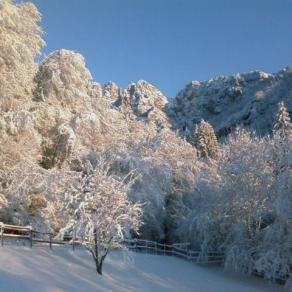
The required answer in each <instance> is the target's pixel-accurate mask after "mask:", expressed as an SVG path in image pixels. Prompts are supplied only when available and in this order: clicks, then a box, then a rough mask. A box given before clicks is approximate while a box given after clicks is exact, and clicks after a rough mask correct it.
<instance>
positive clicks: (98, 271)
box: [95, 260, 103, 275]
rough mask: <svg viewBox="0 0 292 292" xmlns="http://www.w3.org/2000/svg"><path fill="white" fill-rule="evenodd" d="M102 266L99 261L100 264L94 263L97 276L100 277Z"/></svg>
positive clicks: (101, 262)
mask: <svg viewBox="0 0 292 292" xmlns="http://www.w3.org/2000/svg"><path fill="white" fill-rule="evenodd" d="M102 264H103V261H100V262H99V261H98V260H96V261H95V265H96V271H97V273H98V274H99V275H102Z"/></svg>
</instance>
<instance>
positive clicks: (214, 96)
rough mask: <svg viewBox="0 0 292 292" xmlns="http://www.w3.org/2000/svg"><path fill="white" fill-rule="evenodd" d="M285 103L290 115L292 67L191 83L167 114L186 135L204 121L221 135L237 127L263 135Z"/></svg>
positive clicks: (170, 104) (171, 105) (291, 107)
mask: <svg viewBox="0 0 292 292" xmlns="http://www.w3.org/2000/svg"><path fill="white" fill-rule="evenodd" d="M282 100H283V101H284V103H285V104H286V107H287V108H288V111H290V113H291V112H292V68H286V69H283V70H281V71H279V72H278V73H276V74H268V73H265V72H260V71H254V72H249V73H243V74H236V75H234V76H228V77H227V76H222V77H217V78H213V79H210V80H208V81H204V82H198V81H192V82H191V83H189V84H188V85H187V86H186V87H185V88H184V89H183V90H181V91H180V92H179V93H178V95H177V96H176V97H175V99H173V100H172V101H170V103H169V104H168V106H167V114H168V117H169V119H170V120H171V123H172V126H173V128H174V129H176V130H179V132H180V133H181V134H182V135H183V136H184V135H186V132H192V131H193V130H194V127H195V125H196V123H198V122H199V121H200V120H201V119H204V120H206V121H208V122H210V123H211V124H212V125H213V127H214V129H215V131H216V132H217V134H218V135H219V136H225V135H226V134H228V133H229V132H230V131H232V129H234V128H235V127H236V126H237V125H239V126H242V127H244V128H249V129H252V130H255V131H256V132H257V133H258V134H260V135H264V134H266V133H270V132H271V129H272V125H273V123H274V119H275V115H276V112H277V110H278V103H279V102H280V101H282Z"/></svg>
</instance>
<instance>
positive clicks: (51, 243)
mask: <svg viewBox="0 0 292 292" xmlns="http://www.w3.org/2000/svg"><path fill="white" fill-rule="evenodd" d="M49 236H50V249H52V233H50V234H49Z"/></svg>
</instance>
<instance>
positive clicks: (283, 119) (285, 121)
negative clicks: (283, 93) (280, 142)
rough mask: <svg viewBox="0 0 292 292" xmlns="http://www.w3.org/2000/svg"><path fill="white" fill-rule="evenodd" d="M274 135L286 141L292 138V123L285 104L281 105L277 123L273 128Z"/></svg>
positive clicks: (281, 103)
mask: <svg viewBox="0 0 292 292" xmlns="http://www.w3.org/2000/svg"><path fill="white" fill-rule="evenodd" d="M273 134H274V136H275V137H278V138H281V139H285V140H286V139H291V138H292V123H291V121H290V118H289V113H288V111H287V108H286V107H285V105H284V102H280V104H279V110H278V113H277V117H276V122H275V124H274V127H273Z"/></svg>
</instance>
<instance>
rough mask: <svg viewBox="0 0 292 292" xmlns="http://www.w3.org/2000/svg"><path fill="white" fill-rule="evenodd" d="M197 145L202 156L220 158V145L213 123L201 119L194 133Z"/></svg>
mask: <svg viewBox="0 0 292 292" xmlns="http://www.w3.org/2000/svg"><path fill="white" fill-rule="evenodd" d="M194 141H195V146H196V147H197V150H198V152H199V154H200V155H201V156H202V157H209V158H212V159H218V157H219V145H218V140H217V137H216V135H215V132H214V129H213V127H212V125H211V124H209V123H208V122H205V121H204V120H201V122H200V124H199V125H198V126H197V127H196V130H195V134H194Z"/></svg>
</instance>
